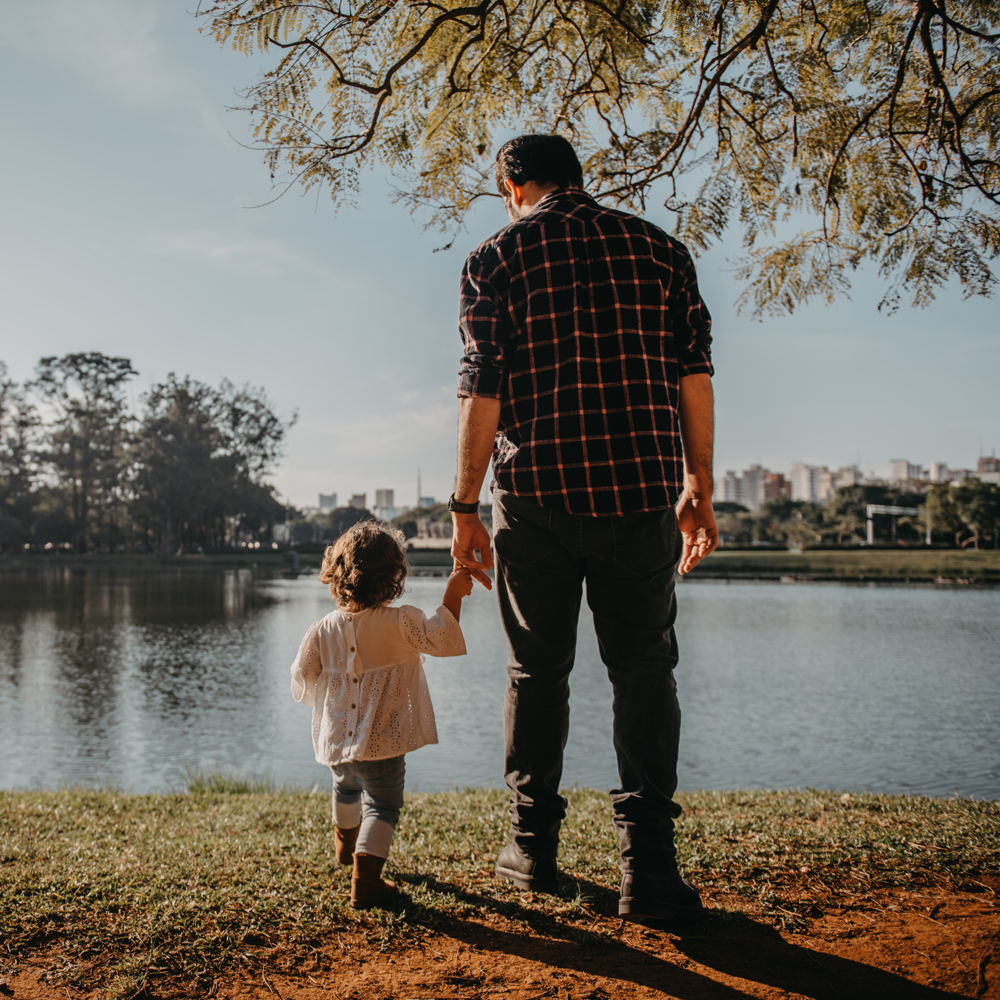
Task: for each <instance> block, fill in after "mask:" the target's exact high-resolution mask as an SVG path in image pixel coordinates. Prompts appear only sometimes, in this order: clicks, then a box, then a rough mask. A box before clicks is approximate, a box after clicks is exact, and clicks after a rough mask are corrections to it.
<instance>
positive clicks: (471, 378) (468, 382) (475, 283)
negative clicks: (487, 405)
mask: <svg viewBox="0 0 1000 1000" xmlns="http://www.w3.org/2000/svg"><path fill="white" fill-rule="evenodd" d="M494 256H495V255H494V254H490V253H487V252H486V251H485V250H484V248H483V247H480V249H479V250H477V251H476V252H475V253H473V254H470V256H469V259H468V260H467V261H466V262H465V267H464V268H463V269H462V289H461V298H460V305H459V320H458V324H459V330H460V331H461V334H462V343H463V345H464V347H465V351H464V353H463V354H462V367H461V370H460V372H459V376H460V378H459V383H458V395H459V396H460V397H468V396H488V397H490V398H492V399H500V398H501V396H502V393H503V386H504V381H505V380H506V378H507V365H508V358H507V354H508V352H507V341H508V336H507V331H506V323H505V321H504V317H503V313H502V311H501V309H502V307H501V303H500V298H499V295H498V294H497V291H496V289H495V287H494V285H493V281H492V280H491V275H490V273H489V272H490V271H491V270H494V268H493V267H491V266H490V261H491V259H492V258H494Z"/></svg>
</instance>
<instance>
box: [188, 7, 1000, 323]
mask: <svg viewBox="0 0 1000 1000" xmlns="http://www.w3.org/2000/svg"><path fill="white" fill-rule="evenodd" d="M199 13H200V15H201V16H203V17H205V18H206V19H207V26H208V28H209V29H210V31H211V32H212V34H213V35H214V37H215V38H216V39H217V41H219V42H220V43H223V42H228V43H231V44H232V46H233V47H234V48H236V49H238V50H240V51H242V52H245V53H248V54H249V53H251V52H255V51H256V52H260V53H263V54H264V55H270V54H271V53H272V52H273V51H274V50H277V59H276V61H275V62H274V63H272V67H271V68H270V69H269V70H268V71H267V72H266V73H265V74H264V75H263V77H262V78H261V79H259V80H258V81H257V82H256V83H254V84H253V85H252V86H250V87H249V88H248V90H247V92H246V97H247V99H248V103H247V105H246V106H245V107H246V110H248V111H249V112H250V113H251V115H252V116H253V123H254V135H255V137H256V139H257V140H258V141H259V145H260V149H262V150H263V151H264V154H265V158H266V162H267V164H268V166H269V168H270V171H271V177H272V180H275V181H276V183H279V185H280V186H281V187H282V188H283V189H287V187H289V186H291V185H292V184H294V183H296V182H301V183H302V184H304V185H305V186H306V188H312V187H319V188H323V187H325V188H327V189H328V190H329V192H330V194H331V195H332V196H333V199H334V201H335V202H337V203H341V202H343V201H345V200H348V199H350V198H351V197H352V195H353V194H354V192H355V191H356V190H357V188H358V178H359V171H360V170H361V169H362V168H364V167H368V166H373V165H376V164H380V165H383V166H386V167H388V168H389V169H391V170H393V171H394V172H396V174H397V175H398V176H399V178H400V184H401V187H400V189H399V191H398V195H399V197H400V198H401V199H403V200H404V201H405V202H407V203H408V204H409V205H410V206H411V207H413V208H416V207H418V206H427V207H429V208H430V210H431V216H430V222H431V223H432V224H437V225H440V226H442V227H444V228H449V227H454V226H455V225H456V224H457V223H458V222H459V221H460V220H461V218H462V217H463V215H464V213H465V212H466V211H467V210H468V208H469V207H470V205H472V204H473V203H474V202H475V201H476V200H477V199H479V198H482V197H497V196H498V195H497V192H496V188H495V185H494V182H493V179H492V167H493V163H492V151H493V149H494V146H495V145H496V137H497V134H498V133H505V132H507V131H508V130H510V129H518V130H520V131H541V132H560V133H562V134H565V135H566V136H567V137H569V138H570V139H571V140H572V141H573V143H574V145H575V146H576V147H577V149H578V151H579V152H580V154H581V159H582V161H583V165H584V170H585V175H586V176H587V177H588V178H589V180H590V190H591V191H592V193H593V194H595V196H597V197H599V198H601V199H605V200H607V201H608V202H610V203H612V204H618V205H622V206H624V207H626V208H629V209H631V210H635V211H641V210H642V209H643V208H644V207H645V206H646V204H647V202H648V201H649V200H650V199H651V198H654V197H656V198H659V197H661V196H663V195H665V198H666V200H665V204H666V206H667V207H668V208H670V209H671V210H672V211H674V212H676V219H677V222H676V227H675V231H676V234H677V235H678V236H679V237H680V238H681V239H683V240H684V241H685V242H686V243H687V244H688V245H689V246H690V247H691V248H692V250H694V251H695V252H699V251H702V250H704V249H706V248H707V247H709V246H710V245H711V244H712V243H713V242H716V241H718V240H720V239H721V238H722V236H723V234H724V233H726V232H727V231H728V230H730V229H731V230H735V231H737V232H738V236H737V235H736V233H733V234H731V235H728V236H727V240H730V241H733V242H736V241H737V240H739V242H740V243H741V245H742V247H743V256H742V258H741V259H740V261H739V268H740V270H739V274H740V275H741V277H742V279H743V280H744V282H745V288H744V291H743V293H742V296H741V304H742V305H750V306H752V307H753V309H754V312H755V313H756V314H758V315H759V314H761V313H762V312H765V311H766V312H782V311H791V310H792V309H794V308H795V307H796V306H798V305H799V304H801V303H803V302H805V301H807V300H809V299H811V298H813V297H816V296H819V297H820V298H825V299H826V300H827V301H831V300H832V299H833V298H834V297H835V296H837V295H839V294H841V293H844V292H846V291H847V289H848V288H849V287H850V281H851V273H852V271H853V270H854V269H856V268H857V267H859V266H860V265H861V264H862V263H863V262H865V261H872V262H873V263H874V264H875V265H876V266H877V267H878V269H879V272H880V274H882V275H883V276H884V277H885V278H887V279H891V284H890V286H889V291H888V292H887V293H886V296H885V299H884V300H883V302H884V304H886V305H889V306H890V307H892V306H894V305H895V303H896V302H897V301H898V297H899V294H900V291H901V290H905V291H906V292H907V294H908V295H909V296H910V298H911V299H912V301H913V302H914V303H916V304H919V305H923V304H926V303H927V302H928V301H930V300H931V299H932V298H933V297H934V294H935V290H936V289H938V288H939V287H940V286H942V285H943V284H944V283H946V282H947V281H949V280H951V279H957V280H958V281H959V282H960V283H961V285H962V287H963V289H964V291H965V292H966V294H968V295H973V294H977V295H984V294H989V293H990V292H991V290H992V288H993V285H994V283H995V277H994V275H993V272H992V270H991V261H992V260H993V259H994V258H995V257H996V255H997V252H998V250H1000V212H998V207H1000V167H998V162H997V135H998V133H1000V62H998V60H997V58H996V56H997V47H996V43H997V41H998V40H1000V33H998V31H997V25H998V22H1000V2H997V0H952V2H950V3H947V4H946V3H945V0H905V2H904V0H878V2H873V0H843V2H838V3H826V4H822V3H819V2H816V0H754V2H739V3H737V2H733V0H714V2H711V3H709V2H707V0H664V2H662V3H659V2H653V0H636V2H633V3H629V4H625V3H619V4H608V3H606V2H605V0H565V2H557V0H482V2H479V3H470V2H463V0H449V2H444V3H438V2H435V3H423V2H418V3H412V2H403V0H364V2H361V3H357V4H353V5H345V4H341V3H340V2H339V0H215V2H214V3H210V5H209V6H206V7H205V9H204V10H201V11H200V12H199ZM282 170H286V171H287V174H283V175H282V179H281V181H280V182H279V181H277V177H278V174H279V172H280V171H282Z"/></svg>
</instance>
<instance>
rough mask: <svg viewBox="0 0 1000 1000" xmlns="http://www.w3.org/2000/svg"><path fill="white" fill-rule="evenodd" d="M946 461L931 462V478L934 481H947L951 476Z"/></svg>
mask: <svg viewBox="0 0 1000 1000" xmlns="http://www.w3.org/2000/svg"><path fill="white" fill-rule="evenodd" d="M949 471H950V470H949V468H948V465H947V463H946V462H931V474H930V480H931V482H932V483H947V482H948V481H949V480H950V479H951V476H949V475H948V473H949Z"/></svg>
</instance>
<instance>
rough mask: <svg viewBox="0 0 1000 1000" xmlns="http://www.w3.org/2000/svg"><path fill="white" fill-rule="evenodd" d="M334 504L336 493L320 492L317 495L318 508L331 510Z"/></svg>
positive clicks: (335, 502) (335, 504)
mask: <svg viewBox="0 0 1000 1000" xmlns="http://www.w3.org/2000/svg"><path fill="white" fill-rule="evenodd" d="M336 506H337V494H336V493H320V495H319V509H320V510H333V509H334V508H335V507H336Z"/></svg>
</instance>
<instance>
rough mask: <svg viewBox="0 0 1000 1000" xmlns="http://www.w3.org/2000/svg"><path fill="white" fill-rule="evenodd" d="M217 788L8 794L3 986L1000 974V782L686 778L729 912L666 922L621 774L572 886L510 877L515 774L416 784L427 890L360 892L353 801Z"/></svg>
mask: <svg viewBox="0 0 1000 1000" xmlns="http://www.w3.org/2000/svg"><path fill="white" fill-rule="evenodd" d="M191 787H192V793H180V794H174V795H147V796H142V795H123V794H120V793H116V792H109V791H85V790H80V789H66V790H64V791H61V792H0V856H2V863H3V867H4V879H3V881H2V883H0V936H2V937H3V939H4V941H5V944H6V954H5V955H2V956H0V992H3V988H4V987H6V992H7V993H8V995H13V996H30V997H32V998H35V1000H47V998H48V997H56V996H62V995H64V994H65V990H66V987H67V986H70V987H72V988H74V989H75V990H76V991H79V994H80V995H83V996H87V997H95V998H96V996H98V995H101V996H103V997H107V998H109V1000H126V998H131V997H137V996H150V997H152V996H164V995H167V996H171V995H172V996H178V995H186V996H192V995H215V996H219V997H229V998H233V1000H243V998H249V997H260V996H264V995H268V996H269V995H272V994H274V993H277V995H279V996H287V995H289V994H290V993H293V992H294V995H296V996H300V997H304V998H308V1000H313V998H317V1000H318V998H321V997H322V998H329V997H334V996H336V997H340V998H346V997H351V996H382V995H386V996H397V997H400V996H414V995H416V994H417V993H420V992H421V991H422V990H425V989H433V990H434V994H433V995H434V996H436V997H441V998H455V1000H458V998H460V997H469V996H476V997H478V996H486V995H492V994H494V993H497V992H499V993H503V994H504V995H505V996H509V997H511V998H513V1000H519V998H523V1000H527V998H528V997H541V996H555V995H556V992H558V994H559V996H560V997H561V996H562V995H563V992H564V991H566V992H569V994H570V995H571V996H572V997H577V996H580V997H588V996H590V997H608V998H612V1000H619V998H621V1000H624V998H626V997H634V996H636V995H637V992H639V991H640V990H645V991H651V993H652V994H655V995H660V994H661V993H662V994H663V995H668V996H684V997H690V998H697V997H702V996H704V997H709V996H713V997H714V996H728V995H734V996H735V995H741V996H742V995H748V994H752V995H754V996H758V997H764V998H767V1000H771V998H773V1000H777V998H778V997H782V996H788V995H789V993H790V992H791V993H793V994H796V995H803V994H804V995H808V996H827V995H831V996H832V995H839V996H845V997H846V996H899V997H903V996H911V995H912V996H918V995H919V996H922V997H924V996H925V997H928V998H930V997H933V996H941V997H942V998H943V997H946V996H956V995H957V996H970V997H971V996H976V995H979V996H988V997H991V996H994V994H995V990H996V988H997V985H998V974H1000V948H998V947H997V941H998V938H1000V914H998V913H997V909H996V906H995V899H996V891H997V889H998V888H1000V872H998V871H997V863H996V859H995V852H994V850H993V847H994V845H995V844H996V842H997V840H998V838H1000V803H998V802H996V801H990V802H970V801H968V800H961V799H948V800H946V799H930V798H923V797H918V796H875V795H871V796H868V795H858V796H853V795H847V794H844V795H838V794H836V793H826V792H814V791H809V790H806V791H787V792H748V791H737V792H701V793H698V792H693V793H687V794H684V795H679V796H678V798H679V800H680V801H681V802H682V804H683V806H684V810H685V811H684V814H683V816H682V817H681V820H680V823H679V838H678V843H679V851H680V855H679V859H680V864H681V867H682V869H683V870H684V871H685V873H686V874H687V875H688V876H689V877H690V878H691V880H692V881H693V882H694V883H695V884H697V885H698V886H699V888H700V889H701V891H702V893H703V896H704V899H705V903H706V906H707V907H708V910H707V913H706V917H705V919H704V920H702V921H700V922H699V923H698V924H695V925H691V926H684V925H671V924H664V925H661V926H659V927H656V928H644V927H639V926H635V925H630V924H625V923H623V922H622V921H620V920H619V918H618V916H617V882H618V877H619V876H618V871H617V853H616V843H615V838H614V832H613V830H612V828H611V825H610V822H609V807H608V803H607V799H606V797H605V796H604V795H601V794H598V793H595V792H588V791H583V790H579V789H571V790H568V791H567V792H566V795H567V797H568V799H569V812H568V816H567V820H566V822H565V824H564V828H563V838H562V848H561V853H560V863H561V867H562V869H563V872H564V879H563V884H562V888H561V893H560V895H558V896H538V895H533V894H530V893H522V892H520V891H518V890H517V889H515V888H514V887H513V886H511V885H510V883H508V882H505V881H503V880H500V879H497V878H496V877H495V876H494V875H493V872H492V864H493V858H494V855H495V853H496V851H497V850H498V849H499V847H500V846H501V845H502V843H503V842H504V840H505V837H506V826H507V816H506V795H505V794H504V793H503V792H500V791H489V790H466V791H457V792H451V793H439V794H419V795H410V796H408V797H407V802H406V806H405V808H404V812H403V815H402V818H401V821H400V826H399V829H398V833H397V839H396V842H395V844H394V847H393V853H392V856H391V858H390V863H389V869H388V871H389V874H390V875H391V877H393V878H395V879H396V880H397V882H398V883H399V884H400V886H401V887H402V889H403V890H404V893H405V897H404V899H403V901H402V902H401V904H400V905H399V906H397V907H395V908H393V909H392V910H388V911H381V910H371V911H366V912H358V911H354V910H351V909H350V907H349V905H348V904H347V891H348V884H349V869H347V868H343V867H339V866H337V865H336V863H335V859H334V857H333V843H332V839H333V838H332V831H331V829H330V818H329V798H328V796H327V795H325V794H324V795H308V794H303V793H299V792H289V791H285V792H261V791H259V790H256V791H254V790H253V788H252V786H251V785H247V784H243V785H241V784H240V783H239V782H238V781H234V780H233V779H227V778H225V777H217V778H211V777H210V778H209V779H208V780H207V781H202V782H201V784H198V783H197V782H194V783H193V784H192V786H191ZM956 957H957V959H958V960H957V962H956ZM5 980H6V981H5ZM834 984H835V985H834ZM916 984H921V985H920V986H917V985H916ZM831 985H834V989H835V992H834V993H830V989H831ZM921 987H922V989H923V991H922V992H919V993H918V992H913V991H914V990H920V989H921ZM644 995H645V994H644Z"/></svg>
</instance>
